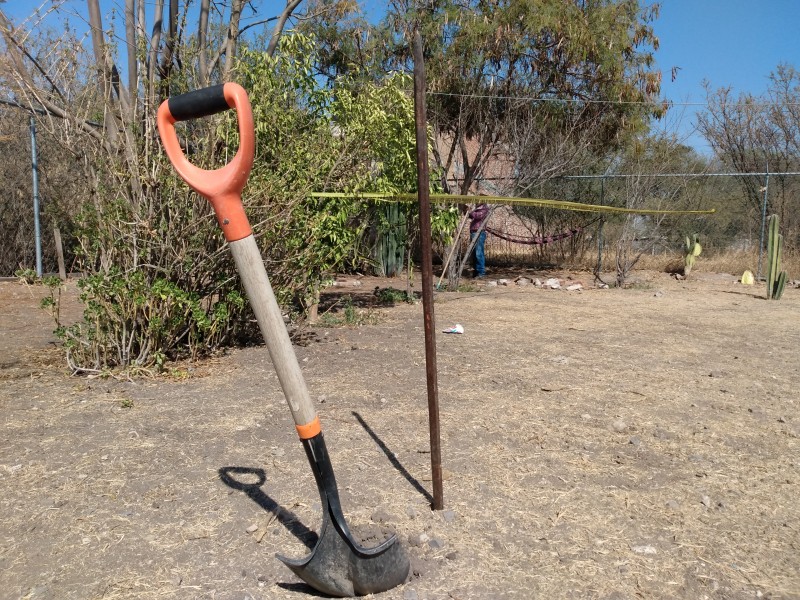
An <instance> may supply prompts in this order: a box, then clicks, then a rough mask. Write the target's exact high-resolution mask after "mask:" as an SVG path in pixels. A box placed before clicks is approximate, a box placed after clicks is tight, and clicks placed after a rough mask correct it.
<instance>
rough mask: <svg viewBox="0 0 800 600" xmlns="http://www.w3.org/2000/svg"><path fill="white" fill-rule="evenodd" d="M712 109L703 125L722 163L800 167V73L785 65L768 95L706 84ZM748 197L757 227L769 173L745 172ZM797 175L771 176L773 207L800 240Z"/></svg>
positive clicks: (746, 167) (742, 167) (744, 167)
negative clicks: (740, 91)
mask: <svg viewBox="0 0 800 600" xmlns="http://www.w3.org/2000/svg"><path fill="white" fill-rule="evenodd" d="M706 93H707V98H708V110H707V111H706V112H705V113H701V114H700V115H698V130H699V131H700V133H701V134H702V135H703V136H704V137H705V138H706V140H707V141H708V142H709V144H710V145H711V147H712V148H713V149H714V153H715V154H716V156H717V158H718V159H719V160H720V162H721V163H722V164H723V165H724V166H726V167H727V168H729V169H731V170H733V171H737V172H740V173H765V172H771V173H782V172H792V171H797V170H798V169H800V108H799V107H800V73H798V71H797V70H796V69H794V68H793V67H791V66H788V65H780V66H778V68H777V70H776V71H775V72H774V73H773V74H772V75H771V77H770V85H769V88H768V90H767V93H766V94H764V95H762V96H755V95H752V94H740V95H739V96H735V95H734V92H733V90H732V89H731V88H730V87H727V88H721V89H718V90H716V91H712V90H711V86H710V84H706ZM737 182H738V183H739V185H741V187H742V190H743V191H744V193H745V197H746V198H747V207H748V214H749V216H750V219H751V221H752V223H753V225H754V227H756V228H757V224H758V223H759V222H760V221H761V218H762V208H763V207H762V203H763V202H764V193H765V191H767V190H766V187H767V186H766V177H765V176H758V177H739V178H737ZM798 190H800V181H798V178H797V177H787V176H784V175H772V176H770V179H769V203H770V207H769V210H770V211H771V212H776V213H778V214H780V216H781V222H782V224H783V226H784V228H785V229H786V231H787V232H789V233H788V235H785V237H786V239H787V240H789V242H790V243H791V244H794V243H795V240H796V239H797V236H798V235H800V217H798V214H797V213H798V211H797V208H798V205H797V200H796V199H795V198H796V197H797V191H798Z"/></svg>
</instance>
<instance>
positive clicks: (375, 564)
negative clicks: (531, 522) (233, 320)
mask: <svg viewBox="0 0 800 600" xmlns="http://www.w3.org/2000/svg"><path fill="white" fill-rule="evenodd" d="M229 108H233V109H235V110H236V112H237V117H238V122H239V150H238V151H237V152H236V156H235V157H234V158H233V160H232V161H231V162H229V163H228V164H227V165H225V166H224V167H222V168H221V169H217V170H214V171H208V170H203V169H199V168H197V167H195V166H194V165H192V164H191V163H190V162H189V161H188V160H187V158H186V157H185V156H184V154H183V151H182V150H181V146H180V144H179V142H178V137H177V134H176V133H175V123H176V122H178V121H186V120H189V119H196V118H200V117H205V116H209V115H213V114H215V113H219V112H222V111H225V110H228V109H229ZM158 131H159V134H160V136H161V141H162V143H163V144H164V148H165V149H166V152H167V156H168V157H169V159H170V161H171V162H172V165H173V167H175V170H176V171H177V172H178V174H179V175H180V176H181V177H182V178H183V179H184V181H186V183H187V184H189V187H191V188H192V189H193V190H194V191H196V192H197V193H198V194H200V195H202V196H204V197H206V198H207V199H208V200H209V201H210V202H211V205H212V206H213V208H214V212H215V213H216V215H217V221H218V222H219V225H220V227H222V231H223V233H224V234H225V239H226V240H227V241H228V245H229V246H230V249H231V253H232V254H233V258H234V261H235V262H236V268H237V270H238V272H239V276H240V277H241V279H242V283H243V284H244V289H245V292H246V293H247V297H248V299H249V300H250V304H251V305H252V307H253V312H254V313H255V315H256V319H257V320H258V325H259V327H260V328H261V333H262V335H263V336H264V340H265V342H266V344H267V349H268V350H269V355H270V358H271V359H272V364H273V365H274V366H275V371H276V372H277V374H278V379H279V380H280V383H281V388H283V393H284V395H285V396H286V400H287V402H288V404H289V409H290V410H291V412H292V417H293V418H294V422H295V426H296V428H297V433H298V435H299V436H300V440H301V441H302V443H303V447H304V448H305V451H306V455H307V456H308V461H309V463H310V464H311V469H312V471H313V472H314V479H315V480H316V482H317V488H318V490H319V495H320V499H321V502H322V508H323V517H322V529H321V532H320V535H319V539H318V540H317V543H316V545H315V546H314V549H313V550H312V551H311V554H309V555H308V556H307V557H305V558H301V559H291V558H286V557H284V556H280V555H278V559H279V560H281V561H282V562H283V563H284V564H285V565H286V566H288V567H289V568H290V569H291V570H292V571H294V573H295V574H296V575H297V576H298V577H300V578H301V579H302V580H303V581H305V582H306V583H308V584H309V585H310V586H311V587H313V588H315V589H317V590H319V591H320V592H323V593H326V594H329V595H331V596H354V595H364V594H370V593H377V592H383V591H386V590H388V589H391V588H393V587H395V586H397V585H399V584H401V583H403V582H405V580H406V579H407V577H408V573H409V566H410V564H409V559H408V556H407V555H406V553H405V551H404V550H403V547H402V546H401V545H400V544H399V543H398V542H397V538H396V537H395V536H392V537H391V538H389V539H388V540H386V541H384V542H383V543H381V544H380V545H378V546H376V547H374V548H364V547H362V546H361V545H360V543H359V542H358V541H356V539H355V537H353V534H352V533H351V531H350V528H349V527H348V526H347V522H346V521H345V518H344V514H343V512H342V507H341V504H340V502H339V491H338V488H337V486H336V479H335V477H334V475H333V467H332V466H331V461H330V458H329V456H328V451H327V449H326V447H325V438H324V437H323V436H322V428H321V426H320V421H319V417H318V416H317V414H316V411H315V410H314V406H313V404H312V402H311V398H310V396H309V394H308V389H307V388H306V384H305V380H304V379H303V374H302V372H301V371H300V365H299V364H298V362H297V357H296V356H295V354H294V349H293V348H292V343H291V341H290V340H289V334H288V333H287V331H286V326H285V325H284V322H283V317H282V316H281V311H280V308H279V307H278V303H277V301H276V300H275V294H274V293H273V291H272V286H271V285H270V283H269V278H268V277H267V272H266V270H265V269H264V262H263V260H262V258H261V253H260V252H259V250H258V246H257V245H256V242H255V239H254V238H253V233H252V231H251V229H250V224H249V222H248V220H247V216H246V215H245V212H244V207H243V206H242V197H241V194H242V189H243V188H244V186H245V183H246V182H247V177H248V175H249V174H250V169H251V167H252V166H253V158H254V155H255V131H254V127H253V113H252V110H251V108H250V102H249V100H248V98H247V92H245V90H244V89H243V88H242V87H241V86H239V85H237V84H235V83H225V84H222V85H217V86H213V87H209V88H204V89H200V90H196V91H194V92H189V93H187V94H182V95H180V96H174V97H172V98H169V99H168V100H165V101H164V102H163V103H162V104H161V106H160V107H159V109H158Z"/></svg>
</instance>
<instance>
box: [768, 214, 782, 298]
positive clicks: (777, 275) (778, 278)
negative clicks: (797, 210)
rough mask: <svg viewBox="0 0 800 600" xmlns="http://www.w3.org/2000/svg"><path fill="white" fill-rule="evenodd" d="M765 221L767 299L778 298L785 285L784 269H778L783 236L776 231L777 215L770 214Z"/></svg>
mask: <svg viewBox="0 0 800 600" xmlns="http://www.w3.org/2000/svg"><path fill="white" fill-rule="evenodd" d="M767 223H768V225H767V227H768V231H769V233H768V235H767V299H768V300H780V299H781V296H782V295H783V289H784V288H785V287H786V271H780V268H781V256H782V254H783V236H782V235H781V234H780V233H778V225H779V221H778V215H770V217H769V219H767Z"/></svg>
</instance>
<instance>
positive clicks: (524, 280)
mask: <svg viewBox="0 0 800 600" xmlns="http://www.w3.org/2000/svg"><path fill="white" fill-rule="evenodd" d="M530 284H531V280H530V279H528V278H527V277H519V278H518V279H517V285H521V286H523V287H524V286H526V285H530Z"/></svg>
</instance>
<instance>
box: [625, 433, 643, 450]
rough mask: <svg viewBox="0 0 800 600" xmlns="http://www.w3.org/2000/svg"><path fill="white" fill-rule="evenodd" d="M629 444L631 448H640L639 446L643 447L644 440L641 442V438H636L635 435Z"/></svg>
mask: <svg viewBox="0 0 800 600" xmlns="http://www.w3.org/2000/svg"><path fill="white" fill-rule="evenodd" d="M628 443H629V444H630V445H631V446H635V447H637V448H638V447H639V446H641V445H642V440H640V439H639V436H636V435H635V436H633V437H632V438H631V439H630V440H628Z"/></svg>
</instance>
